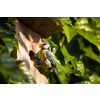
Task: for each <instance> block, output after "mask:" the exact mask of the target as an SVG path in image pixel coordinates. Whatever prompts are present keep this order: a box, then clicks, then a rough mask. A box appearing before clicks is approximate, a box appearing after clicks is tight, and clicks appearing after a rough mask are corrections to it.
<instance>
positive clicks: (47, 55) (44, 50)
mask: <svg viewBox="0 0 100 100" xmlns="http://www.w3.org/2000/svg"><path fill="white" fill-rule="evenodd" d="M40 47H41V51H40V58H41V61H42V63H43V64H44V65H45V66H46V67H48V68H52V67H53V68H54V69H55V71H56V72H57V73H58V75H59V72H58V70H57V67H56V63H55V60H54V58H53V57H52V53H51V45H50V44H49V43H48V42H43V43H42V44H41V45H40Z"/></svg>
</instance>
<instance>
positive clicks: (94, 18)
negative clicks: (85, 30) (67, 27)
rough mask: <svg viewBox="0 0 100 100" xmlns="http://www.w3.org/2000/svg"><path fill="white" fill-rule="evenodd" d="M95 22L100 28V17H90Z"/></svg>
mask: <svg viewBox="0 0 100 100" xmlns="http://www.w3.org/2000/svg"><path fill="white" fill-rule="evenodd" d="M90 18H91V19H92V20H93V21H95V22H96V23H97V25H99V27H100V17H90Z"/></svg>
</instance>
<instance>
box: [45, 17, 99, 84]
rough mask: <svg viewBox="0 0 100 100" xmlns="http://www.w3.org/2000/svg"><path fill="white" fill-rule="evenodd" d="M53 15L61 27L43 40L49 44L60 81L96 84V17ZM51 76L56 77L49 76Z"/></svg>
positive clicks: (97, 62)
mask: <svg viewBox="0 0 100 100" xmlns="http://www.w3.org/2000/svg"><path fill="white" fill-rule="evenodd" d="M56 19H57V20H58V23H60V26H61V27H62V30H61V31H59V32H58V33H56V34H54V35H53V36H51V37H49V38H48V39H45V41H48V42H49V43H50V44H51V47H52V49H51V50H52V53H53V55H54V58H55V61H56V64H57V68H58V71H59V73H60V74H59V76H57V77H58V79H59V80H60V83H62V84H66V83H69V84H72V83H74V84H82V83H83V84H99V83H100V18H97V17H96V18H88V17H85V18H82V17H81V18H79V17H78V18H76V17H75V18H73V17H70V18H68V17H59V18H56ZM52 79H53V80H54V79H55V80H56V78H54V77H53V76H52ZM52 83H57V81H53V82H52Z"/></svg>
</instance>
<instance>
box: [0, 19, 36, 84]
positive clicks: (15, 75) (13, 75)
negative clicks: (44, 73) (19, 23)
mask: <svg viewBox="0 0 100 100" xmlns="http://www.w3.org/2000/svg"><path fill="white" fill-rule="evenodd" d="M14 48H15V49H16V50H17V49H18V41H17V38H16V34H15V31H14V22H13V18H7V17H3V18H0V83H2V84H4V83H5V84H7V83H15V84H16V83H18V82H22V83H35V82H34V80H33V78H31V76H30V74H29V73H28V74H26V72H28V70H27V69H25V68H24V67H23V64H22V63H23V62H22V61H16V60H15V59H14V58H13V57H11V56H10V55H11V53H12V52H13V51H14ZM16 53H17V52H14V53H13V55H12V56H15V55H16Z"/></svg>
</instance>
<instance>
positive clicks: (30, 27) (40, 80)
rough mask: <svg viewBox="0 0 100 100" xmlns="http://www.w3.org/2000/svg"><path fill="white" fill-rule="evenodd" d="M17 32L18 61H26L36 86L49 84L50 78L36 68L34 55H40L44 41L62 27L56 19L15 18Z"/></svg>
mask: <svg viewBox="0 0 100 100" xmlns="http://www.w3.org/2000/svg"><path fill="white" fill-rule="evenodd" d="M14 22H15V31H16V35H17V39H18V42H19V51H17V60H23V61H25V66H26V68H27V69H28V70H29V72H30V74H31V75H32V77H33V78H34V80H35V82H36V84H49V77H48V75H47V74H46V73H44V72H43V70H42V69H41V68H36V67H35V62H34V59H33V55H34V53H38V51H39V50H40V48H39V46H40V44H41V43H42V39H44V38H48V37H49V36H51V35H53V34H55V33H56V32H58V31H59V30H61V27H60V26H59V24H58V23H57V22H56V19H55V18H48V17H15V18H14Z"/></svg>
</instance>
